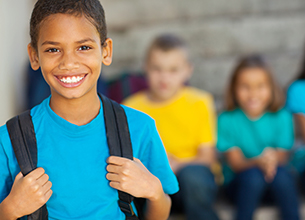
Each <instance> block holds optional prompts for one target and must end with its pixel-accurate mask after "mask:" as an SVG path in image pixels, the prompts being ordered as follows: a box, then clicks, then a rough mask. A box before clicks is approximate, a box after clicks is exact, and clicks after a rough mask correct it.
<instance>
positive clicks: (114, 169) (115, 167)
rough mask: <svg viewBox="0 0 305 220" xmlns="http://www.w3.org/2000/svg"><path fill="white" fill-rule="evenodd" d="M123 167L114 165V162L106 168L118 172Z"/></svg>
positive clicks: (111, 171)
mask: <svg viewBox="0 0 305 220" xmlns="http://www.w3.org/2000/svg"><path fill="white" fill-rule="evenodd" d="M120 169H121V167H120V166H117V165H114V164H110V165H108V166H107V167H106V170H107V171H108V172H110V173H118V172H119V171H120Z"/></svg>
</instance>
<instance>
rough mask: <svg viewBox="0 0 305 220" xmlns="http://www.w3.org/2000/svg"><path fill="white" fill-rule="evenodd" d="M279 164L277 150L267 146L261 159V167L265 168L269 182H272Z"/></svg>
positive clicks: (266, 178)
mask: <svg viewBox="0 0 305 220" xmlns="http://www.w3.org/2000/svg"><path fill="white" fill-rule="evenodd" d="M277 166H278V159H277V154H276V150H274V149H272V148H267V149H265V150H264V152H263V154H262V156H261V158H260V160H259V167H260V168H261V169H262V170H263V172H264V174H265V180H266V181H267V182H272V181H273V179H274V177H275V175H276V170H277Z"/></svg>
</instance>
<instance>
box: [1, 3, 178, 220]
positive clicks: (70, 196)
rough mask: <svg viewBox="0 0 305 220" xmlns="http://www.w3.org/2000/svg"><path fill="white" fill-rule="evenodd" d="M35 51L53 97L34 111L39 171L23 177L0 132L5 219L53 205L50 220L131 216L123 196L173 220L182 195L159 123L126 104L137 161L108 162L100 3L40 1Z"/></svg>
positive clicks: (107, 42) (106, 43) (106, 42)
mask: <svg viewBox="0 0 305 220" xmlns="http://www.w3.org/2000/svg"><path fill="white" fill-rule="evenodd" d="M30 34H31V43H30V44H29V45H28V53H29V58H30V62H31V66H32V68H33V69H34V70H37V69H38V68H39V67H41V70H42V74H43V76H44V79H45V80H46V82H47V83H48V85H49V86H50V89H51V96H50V97H49V98H47V99H46V100H44V101H43V102H42V103H41V104H40V105H38V106H36V107H34V108H33V109H32V110H31V116H32V120H33V124H34V129H35V133H36V138H37V148H38V164H37V166H38V168H37V169H35V170H34V171H32V172H31V173H29V174H28V175H27V176H25V177H23V175H22V174H21V173H20V168H19V166H18V163H17V161H16V157H15V155H14V152H13V149H12V145H11V142H10V139H9V135H8V132H7V128H6V126H2V127H1V128H0V171H1V172H0V202H1V204H0V219H1V220H6V219H17V218H20V217H22V216H26V215H29V214H31V213H33V212H34V211H36V210H37V209H39V208H40V207H41V206H42V205H43V204H45V203H46V205H47V209H48V213H49V219H82V220H84V219H90V220H92V219H121V220H123V219H125V215H124V213H123V212H122V211H121V210H120V208H119V206H118V191H117V190H121V191H124V192H126V193H129V194H131V195H133V196H135V197H141V198H146V199H147V203H146V204H147V205H146V209H145V219H153V220H156V219H158V220H159V219H167V217H168V215H169V210H170V205H171V200H170V198H169V196H168V195H167V194H173V193H176V192H177V191H178V184H177V181H176V177H175V175H174V174H173V173H172V171H171V169H170V166H169V163H168V161H167V157H166V153H165V150H164V148H163V146H162V143H161V140H160V138H159V136H158V134H157V131H156V128H155V125H154V122H153V120H152V119H151V118H149V117H147V116H146V115H144V114H142V113H140V112H138V111H135V110H132V109H130V108H127V107H124V110H125V112H126V115H127V120H128V125H129V130H130V136H131V142H132V146H133V153H134V158H135V160H134V161H131V160H128V159H126V158H121V157H114V156H110V157H109V150H108V146H107V137H106V133H105V123H104V117H103V107H102V105H101V100H100V99H99V96H98V94H97V91H96V83H97V80H98V77H99V74H100V72H101V68H102V64H104V65H106V66H107V65H110V64H111V61H112V40H111V39H110V38H107V31H106V24H105V18H104V11H103V8H102V6H101V5H100V2H99V1H98V0H62V1H58V0H38V1H37V3H36V5H35V8H34V10H33V13H32V18H31V24H30Z"/></svg>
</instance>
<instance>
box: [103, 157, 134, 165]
mask: <svg viewBox="0 0 305 220" xmlns="http://www.w3.org/2000/svg"><path fill="white" fill-rule="evenodd" d="M127 161H129V159H127V158H124V157H117V156H110V157H108V158H107V161H106V162H107V163H108V164H115V165H119V166H122V165H123V164H124V163H126V162H127Z"/></svg>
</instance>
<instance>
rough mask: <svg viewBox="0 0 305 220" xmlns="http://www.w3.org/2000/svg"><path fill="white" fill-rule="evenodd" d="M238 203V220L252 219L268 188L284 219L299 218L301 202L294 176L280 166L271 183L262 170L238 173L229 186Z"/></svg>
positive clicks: (255, 169)
mask: <svg viewBox="0 0 305 220" xmlns="http://www.w3.org/2000/svg"><path fill="white" fill-rule="evenodd" d="M228 190H229V192H228V193H229V194H230V195H231V197H232V199H233V200H235V202H236V205H237V213H236V218H235V219H236V220H251V219H252V217H253V213H254V210H255V209H256V208H257V207H258V205H259V203H260V201H261V200H262V198H263V196H264V193H265V192H266V190H268V191H269V192H270V195H271V196H272V199H273V200H274V201H275V202H276V204H277V205H278V207H279V209H280V212H281V217H282V219H283V220H299V219H300V217H299V202H298V197H297V189H296V185H295V182H294V179H293V177H292V176H291V175H290V173H289V172H288V171H287V170H286V169H285V168H283V167H278V169H277V174H276V176H275V177H274V180H273V181H272V182H271V183H267V182H266V181H265V179H264V175H263V173H262V171H261V170H260V169H258V168H251V169H248V170H246V171H243V172H240V173H238V174H237V175H236V177H235V179H234V180H233V182H232V183H231V184H230V185H229V187H228Z"/></svg>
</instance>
